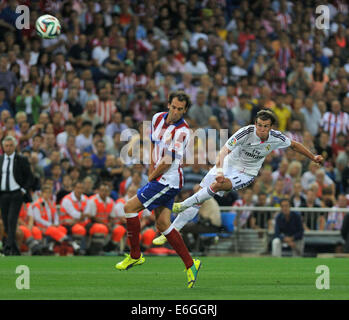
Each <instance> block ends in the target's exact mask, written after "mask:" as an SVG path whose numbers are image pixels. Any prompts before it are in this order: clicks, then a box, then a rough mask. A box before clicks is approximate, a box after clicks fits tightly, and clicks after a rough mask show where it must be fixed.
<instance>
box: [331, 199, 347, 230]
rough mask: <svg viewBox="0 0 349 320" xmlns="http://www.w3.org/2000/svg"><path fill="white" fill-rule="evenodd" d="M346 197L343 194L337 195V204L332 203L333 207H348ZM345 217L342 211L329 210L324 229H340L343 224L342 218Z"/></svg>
mask: <svg viewBox="0 0 349 320" xmlns="http://www.w3.org/2000/svg"><path fill="white" fill-rule="evenodd" d="M347 202H348V201H347V198H346V196H345V194H340V195H338V200H337V204H334V206H333V208H336V209H338V208H348V204H347ZM344 217H345V213H344V212H340V211H338V212H333V211H331V212H329V213H328V217H327V223H326V229H327V230H341V229H342V225H343V220H344Z"/></svg>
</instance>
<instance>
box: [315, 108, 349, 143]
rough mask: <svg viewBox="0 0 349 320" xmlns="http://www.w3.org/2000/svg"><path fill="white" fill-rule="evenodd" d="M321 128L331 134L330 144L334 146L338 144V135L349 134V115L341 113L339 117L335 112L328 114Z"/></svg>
mask: <svg viewBox="0 0 349 320" xmlns="http://www.w3.org/2000/svg"><path fill="white" fill-rule="evenodd" d="M321 127H322V128H323V130H324V131H327V132H329V133H330V139H329V141H328V144H329V145H332V144H334V143H336V142H337V135H338V133H340V132H342V133H343V134H344V135H347V134H348V127H349V115H348V114H347V113H346V112H340V113H339V114H337V115H336V114H334V113H333V112H326V113H325V114H324V115H323V117H322V119H321Z"/></svg>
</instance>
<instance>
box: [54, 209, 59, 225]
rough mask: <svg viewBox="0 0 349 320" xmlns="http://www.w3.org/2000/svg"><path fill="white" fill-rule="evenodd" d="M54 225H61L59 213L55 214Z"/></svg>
mask: <svg viewBox="0 0 349 320" xmlns="http://www.w3.org/2000/svg"><path fill="white" fill-rule="evenodd" d="M53 224H54V225H59V216H58V213H57V211H56V212H55V216H54V221H53Z"/></svg>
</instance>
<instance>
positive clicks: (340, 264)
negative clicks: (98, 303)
mask: <svg viewBox="0 0 349 320" xmlns="http://www.w3.org/2000/svg"><path fill="white" fill-rule="evenodd" d="M122 258H123V257H35V256H34V257H24V256H22V257H2V258H0V299H1V300H6V299H21V300H22V299H40V300H59V299H64V300H70V299H87V300H89V299H93V300H98V299H104V300H183V299H184V300H199V299H200V300H215V299H219V300H235V299H239V300H241V299H242V300H246V299H247V300H248V299H257V300H258V299H263V300H269V299H287V300H288V299H300V300H303V299H349V276H348V271H349V260H348V259H339V258H335V259H316V258H303V259H302V258H271V257H266V258H242V257H201V258H200V259H201V261H202V268H201V270H200V272H199V276H198V280H197V282H196V284H195V286H194V288H192V289H188V288H186V273H185V272H183V270H184V265H183V263H182V261H181V260H180V259H179V258H178V257H146V262H145V263H144V264H143V265H142V266H137V267H134V268H131V269H130V270H128V271H119V270H116V269H115V267H114V266H115V263H117V262H119V261H121V260H122ZM19 265H26V266H28V267H29V270H30V289H29V290H25V289H22V290H19V289H17V288H16V279H17V277H19V276H20V274H16V268H17V266H19ZM319 265H326V266H327V267H328V268H329V270H330V289H328V290H325V289H322V290H319V289H317V288H316V285H315V283H316V279H317V277H319V276H320V274H317V273H316V272H315V270H316V267H317V266H319Z"/></svg>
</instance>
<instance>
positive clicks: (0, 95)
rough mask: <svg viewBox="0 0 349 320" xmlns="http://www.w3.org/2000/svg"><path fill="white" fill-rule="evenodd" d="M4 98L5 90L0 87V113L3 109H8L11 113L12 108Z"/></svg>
mask: <svg viewBox="0 0 349 320" xmlns="http://www.w3.org/2000/svg"><path fill="white" fill-rule="evenodd" d="M5 98H6V90H5V88H0V113H1V112H2V111H3V110H8V111H9V112H10V113H11V115H13V113H14V112H13V109H12V108H11V107H10V105H9V103H8V102H7V101H6V100H5Z"/></svg>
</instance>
